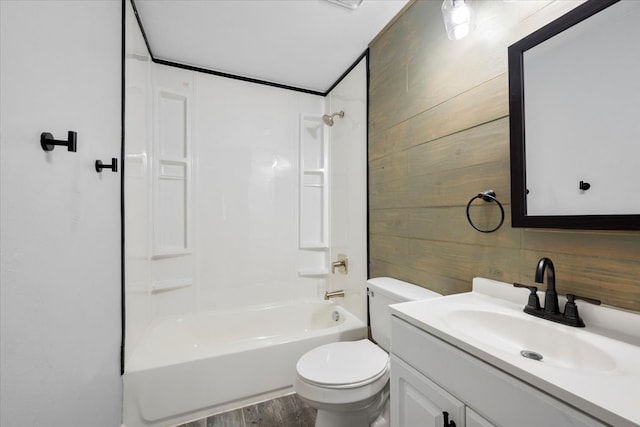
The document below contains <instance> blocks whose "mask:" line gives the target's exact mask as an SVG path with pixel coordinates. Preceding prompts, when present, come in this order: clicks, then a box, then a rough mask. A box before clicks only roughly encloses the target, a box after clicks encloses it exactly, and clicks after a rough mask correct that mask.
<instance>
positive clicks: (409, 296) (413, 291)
mask: <svg viewBox="0 0 640 427" xmlns="http://www.w3.org/2000/svg"><path fill="white" fill-rule="evenodd" d="M367 288H368V292H367V294H368V295H369V321H370V322H371V336H372V337H373V339H374V340H375V341H376V342H377V343H378V345H379V346H380V347H382V348H383V349H385V350H386V351H387V352H389V350H390V338H391V314H390V313H389V305H390V304H397V303H400V302H407V301H417V300H421V299H427V298H435V297H439V296H442V295H441V294H439V293H437V292H433V291H430V290H428V289H425V288H422V287H420V286H418V285H414V284H412V283H408V282H403V281H402V280H398V279H393V278H391V277H377V278H374V279H369V280H367Z"/></svg>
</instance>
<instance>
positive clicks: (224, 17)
mask: <svg viewBox="0 0 640 427" xmlns="http://www.w3.org/2000/svg"><path fill="white" fill-rule="evenodd" d="M407 2H408V0H364V1H363V2H362V4H361V5H360V7H359V8H357V9H349V8H346V7H344V6H340V5H336V4H334V3H331V2H329V1H327V0H134V4H135V7H136V9H137V11H138V15H139V18H140V22H141V23H142V27H143V29H144V32H145V35H146V37H147V41H148V43H149V47H150V49H151V53H152V55H153V57H154V59H156V60H164V61H169V62H175V63H179V64H183V65H188V66H194V67H199V68H205V69H208V70H212V71H217V72H222V73H229V74H233V75H236V76H241V77H247V78H252V79H257V80H263V81H266V82H270V83H276V84H280V85H285V86H293V87H296V88H300V89H305V90H309V91H313V92H320V93H326V91H327V90H328V89H330V88H331V86H332V85H333V84H334V83H335V82H336V81H337V80H338V79H339V78H340V77H341V76H342V74H343V73H344V72H345V71H347V69H348V68H349V67H350V66H351V65H352V64H353V63H354V62H355V61H356V60H357V59H358V58H359V57H360V55H362V53H363V52H364V51H365V50H366V49H367V46H368V45H369V42H371V40H373V38H374V37H375V36H376V35H377V34H378V33H379V32H380V31H381V30H382V29H383V28H384V27H385V25H386V24H387V23H388V22H389V21H391V19H392V18H393V17H394V16H395V15H396V14H397V13H398V12H399V11H400V10H401V9H402V8H403V7H404V6H405V4H406V3H407Z"/></svg>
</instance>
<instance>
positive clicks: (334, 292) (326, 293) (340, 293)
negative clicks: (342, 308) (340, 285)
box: [324, 289, 344, 300]
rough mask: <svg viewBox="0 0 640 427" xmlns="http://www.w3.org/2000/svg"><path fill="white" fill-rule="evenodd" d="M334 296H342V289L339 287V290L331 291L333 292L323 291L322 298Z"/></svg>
mask: <svg viewBox="0 0 640 427" xmlns="http://www.w3.org/2000/svg"><path fill="white" fill-rule="evenodd" d="M335 297H344V291H343V290H342V289H340V290H339V291H333V292H329V291H327V292H325V293H324V299H327V300H328V299H329V298H335Z"/></svg>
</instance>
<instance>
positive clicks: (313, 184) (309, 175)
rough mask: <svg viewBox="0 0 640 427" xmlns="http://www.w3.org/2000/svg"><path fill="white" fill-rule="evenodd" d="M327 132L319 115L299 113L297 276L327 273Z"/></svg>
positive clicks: (323, 274)
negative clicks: (298, 248) (299, 255)
mask: <svg viewBox="0 0 640 427" xmlns="http://www.w3.org/2000/svg"><path fill="white" fill-rule="evenodd" d="M328 139H329V135H328V131H327V126H326V125H325V124H324V123H323V121H322V117H321V116H317V115H304V114H303V115H301V116H300V138H299V155H300V159H299V162H300V163H299V164H300V177H299V187H300V193H299V202H298V206H299V212H298V222H299V224H298V226H299V229H298V230H299V231H298V236H299V239H298V240H299V242H298V243H299V247H300V249H301V250H302V251H301V256H302V260H301V262H300V269H299V271H298V274H299V275H300V276H325V275H327V274H328V259H327V257H328V251H329V223H328V221H329V203H328V200H329V194H328V191H329V182H328V180H329V171H328V164H329V161H328V160H329V153H328Z"/></svg>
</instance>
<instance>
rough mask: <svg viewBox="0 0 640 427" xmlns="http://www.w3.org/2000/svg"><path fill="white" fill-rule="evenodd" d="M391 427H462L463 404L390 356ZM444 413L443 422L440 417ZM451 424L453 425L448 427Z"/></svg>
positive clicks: (485, 426) (395, 357)
mask: <svg viewBox="0 0 640 427" xmlns="http://www.w3.org/2000/svg"><path fill="white" fill-rule="evenodd" d="M391 396H393V398H392V399H391V425H392V426H398V427H401V426H402V427H413V426H423V427H442V426H446V425H449V426H453V425H455V426H456V427H459V426H463V425H464V424H463V423H461V420H464V419H465V404H464V403H462V402H461V401H460V400H458V399H456V398H455V397H454V396H452V395H451V394H450V393H448V392H447V391H446V390H444V389H443V388H441V387H439V386H438V385H437V384H435V383H434V382H433V381H431V380H429V379H428V378H427V377H425V376H424V375H422V374H421V373H420V372H418V371H416V370H415V369H413V368H412V367H411V366H409V365H407V364H406V363H405V362H403V361H402V360H401V359H400V358H398V357H397V356H395V355H393V354H391ZM445 412H446V413H447V414H448V422H447V423H446V422H445V417H444V414H445ZM452 422H453V423H455V424H452ZM467 425H468V426H476V427H479V426H482V427H488V426H490V424H489V423H488V422H486V421H485V424H479V423H475V424H470V423H469V422H467Z"/></svg>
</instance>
